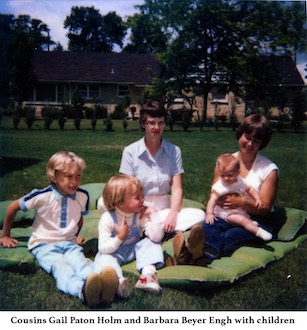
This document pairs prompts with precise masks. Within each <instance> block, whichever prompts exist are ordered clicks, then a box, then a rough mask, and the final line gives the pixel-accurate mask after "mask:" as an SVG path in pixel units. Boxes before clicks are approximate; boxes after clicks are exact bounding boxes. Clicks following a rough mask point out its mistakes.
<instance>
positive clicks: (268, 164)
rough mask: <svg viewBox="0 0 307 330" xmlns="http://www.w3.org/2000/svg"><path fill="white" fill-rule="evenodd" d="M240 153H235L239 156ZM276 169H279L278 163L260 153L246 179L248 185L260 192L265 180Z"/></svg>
mask: <svg viewBox="0 0 307 330" xmlns="http://www.w3.org/2000/svg"><path fill="white" fill-rule="evenodd" d="M238 154H239V152H236V153H234V154H233V155H234V156H235V157H236V158H237V157H238ZM274 170H277V171H278V167H277V165H276V164H275V163H273V162H272V161H271V160H270V159H268V158H266V157H264V156H263V155H261V154H259V153H258V154H257V156H256V159H255V160H254V163H253V165H252V168H251V169H250V171H249V172H248V175H247V176H246V177H245V178H244V179H245V181H246V182H247V184H248V185H250V186H252V187H253V188H254V189H256V190H257V191H258V192H259V191H260V187H261V185H262V183H263V181H264V180H265V179H266V178H267V176H268V175H269V174H270V173H271V172H272V171H274Z"/></svg>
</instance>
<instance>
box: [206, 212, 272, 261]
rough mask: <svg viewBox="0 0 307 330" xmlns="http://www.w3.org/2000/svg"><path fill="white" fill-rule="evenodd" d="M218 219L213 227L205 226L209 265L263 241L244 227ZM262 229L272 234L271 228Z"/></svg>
mask: <svg viewBox="0 0 307 330" xmlns="http://www.w3.org/2000/svg"><path fill="white" fill-rule="evenodd" d="M217 219H218V221H215V222H214V224H213V225H209V224H206V223H204V224H203V230H204V232H205V235H206V238H205V256H206V258H207V260H208V263H211V262H212V261H213V260H214V259H217V258H221V257H223V256H229V255H231V254H232V253H233V252H234V251H235V250H237V249H238V248H239V247H241V246H243V245H255V244H257V243H259V242H261V241H262V240H260V239H259V238H258V237H256V236H255V235H254V234H252V233H250V232H248V231H247V230H245V229H244V228H243V227H234V226H232V225H231V224H229V223H228V222H226V221H225V220H223V219H221V218H217ZM261 226H262V225H261ZM262 227H264V228H265V229H266V230H268V231H269V232H272V228H271V227H270V226H268V225H266V226H262Z"/></svg>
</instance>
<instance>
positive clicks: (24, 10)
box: [0, 0, 144, 50]
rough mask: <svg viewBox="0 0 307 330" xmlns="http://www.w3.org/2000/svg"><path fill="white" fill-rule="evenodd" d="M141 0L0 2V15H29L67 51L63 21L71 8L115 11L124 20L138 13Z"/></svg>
mask: <svg viewBox="0 0 307 330" xmlns="http://www.w3.org/2000/svg"><path fill="white" fill-rule="evenodd" d="M143 3H144V1H143V0H0V13H1V14H13V15H14V16H15V17H18V16H19V15H23V14H26V15H29V16H30V17H31V18H36V19H40V20H41V21H42V22H43V23H45V24H47V25H48V27H49V29H50V37H51V39H52V40H53V41H55V42H60V43H61V45H62V46H63V47H64V49H65V50H66V49H67V43H68V39H67V37H66V34H67V32H68V30H67V29H64V21H65V19H66V17H67V16H69V15H70V13H71V8H72V7H73V6H83V7H92V6H94V8H95V9H98V10H99V12H100V14H101V15H103V16H104V15H106V14H107V13H109V12H110V11H115V12H116V14H117V15H118V16H120V17H121V18H122V19H125V17H126V16H131V15H133V14H134V13H136V12H138V11H137V10H136V9H135V8H134V6H135V5H140V4H143Z"/></svg>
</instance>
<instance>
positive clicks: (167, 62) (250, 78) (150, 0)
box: [130, 0, 306, 123]
mask: <svg viewBox="0 0 307 330" xmlns="http://www.w3.org/2000/svg"><path fill="white" fill-rule="evenodd" d="M137 7H138V8H139V9H140V12H141V14H138V15H141V16H143V19H144V20H145V18H146V17H147V16H149V17H151V22H159V25H160V28H159V29H156V31H159V32H156V33H157V34H156V36H155V37H156V38H157V37H158V34H159V35H161V32H162V33H163V35H164V36H167V40H168V43H167V45H166V47H165V49H160V50H159V52H158V54H157V57H158V59H159V60H160V62H161V64H162V65H163V69H164V70H162V73H163V77H162V79H163V80H164V81H165V82H166V84H167V85H170V86H171V88H172V89H173V90H175V91H176V90H177V91H178V92H181V91H182V90H183V89H185V90H189V89H190V90H191V91H192V92H194V93H196V94H198V95H202V96H203V100H204V104H203V109H204V111H203V118H202V122H203V123H205V122H206V110H205V109H206V108H207V97H208V93H209V92H210V91H211V89H212V87H213V86H214V85H217V84H218V85H224V86H225V88H226V86H227V90H226V91H229V90H232V91H234V92H235V93H236V94H239V95H240V93H241V95H242V96H244V93H243V91H244V90H245V91H247V93H248V94H249V95H251V94H253V93H254V92H255V91H256V92H257V91H263V90H266V91H267V90H268V89H267V87H268V86H269V83H271V81H272V79H273V78H274V77H272V76H270V79H268V77H269V76H268V74H270V73H272V72H274V70H273V69H274V67H273V65H272V64H271V63H267V64H266V65H265V66H263V67H258V66H257V67H256V64H257V63H259V58H261V57H263V56H264V55H265V57H266V58H269V57H271V58H273V57H274V55H278V56H280V55H289V54H291V55H295V52H297V51H298V50H299V49H300V50H302V49H304V42H303V41H304V28H303V26H304V7H303V5H302V3H298V4H293V3H291V5H289V4H286V5H285V4H284V3H283V2H278V1H274V2H271V1H234V0H216V1H212V0H186V1H176V0H145V2H144V4H143V5H141V6H137ZM136 21H137V22H140V21H142V19H141V18H140V17H137V16H134V20H133V19H130V22H136ZM131 31H132V36H131V40H134V41H135V40H138V39H137V38H136V37H135V36H134V35H133V34H134V33H135V31H137V30H134V29H132V30H131ZM151 38H152V39H154V37H153V36H152V37H151ZM305 38H306V37H305ZM140 40H141V39H140ZM255 73H256V74H255ZM242 84H243V86H244V88H242ZM160 86H163V82H162V81H160V84H159V86H158V88H160ZM261 86H262V87H263V88H259V87H261ZM160 90H161V89H160ZM166 90H168V88H167V89H166ZM258 94H259V96H260V97H261V93H258ZM275 94H276V95H277V93H275ZM270 95H271V96H272V93H270ZM262 98H263V94H262Z"/></svg>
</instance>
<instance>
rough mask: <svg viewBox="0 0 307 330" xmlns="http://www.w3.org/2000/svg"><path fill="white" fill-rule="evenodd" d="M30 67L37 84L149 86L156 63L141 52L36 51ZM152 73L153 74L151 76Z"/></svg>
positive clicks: (156, 66) (157, 68)
mask: <svg viewBox="0 0 307 330" xmlns="http://www.w3.org/2000/svg"><path fill="white" fill-rule="evenodd" d="M33 68H34V71H35V73H36V75H37V78H38V80H39V81H57V82H60V81H70V82H97V83H131V84H135V85H136V86H147V85H152V84H153V83H152V79H151V76H152V73H153V74H154V75H155V76H156V75H158V74H159V64H158V61H157V60H156V59H155V58H154V57H153V56H152V55H150V54H140V53H78V52H68V51H66V52H35V53H34V56H33ZM151 72H152V73H151Z"/></svg>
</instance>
